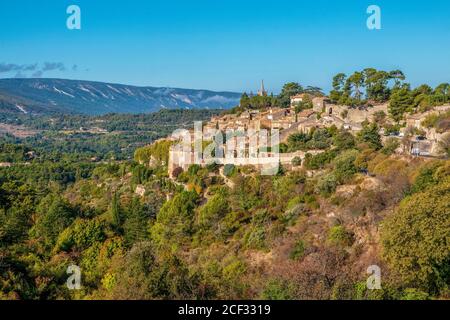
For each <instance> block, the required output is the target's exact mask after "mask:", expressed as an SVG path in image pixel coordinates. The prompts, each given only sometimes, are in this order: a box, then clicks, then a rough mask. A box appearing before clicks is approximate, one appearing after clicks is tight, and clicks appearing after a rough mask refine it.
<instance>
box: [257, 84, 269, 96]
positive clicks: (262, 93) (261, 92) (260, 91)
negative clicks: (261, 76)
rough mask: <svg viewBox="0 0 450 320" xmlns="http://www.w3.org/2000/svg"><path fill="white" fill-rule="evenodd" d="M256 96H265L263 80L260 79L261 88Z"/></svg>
mask: <svg viewBox="0 0 450 320" xmlns="http://www.w3.org/2000/svg"><path fill="white" fill-rule="evenodd" d="M258 96H260V97H266V96H267V91H266V89H265V88H264V80H262V81H261V89H260V90H259V91H258Z"/></svg>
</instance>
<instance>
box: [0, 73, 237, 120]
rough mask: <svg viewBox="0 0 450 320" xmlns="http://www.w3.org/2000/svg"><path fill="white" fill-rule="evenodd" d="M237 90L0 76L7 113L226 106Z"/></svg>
mask: <svg viewBox="0 0 450 320" xmlns="http://www.w3.org/2000/svg"><path fill="white" fill-rule="evenodd" d="M240 95H241V94H240V93H237V92H229V91H212V90H203V89H184V88H172V87H152V86H135V85H125V84H118V83H108V82H100V81H87V80H68V79H58V78H21V79H14V78H8V79H0V111H3V112H9V113H30V114H46V113H56V112H62V113H69V114H71V113H75V114H76V113H79V114H89V115H98V114H106V113H147V112H154V111H158V110H160V109H180V108H183V109H201V108H211V109H227V108H231V107H233V106H235V105H237V104H238V103H239V99H240Z"/></svg>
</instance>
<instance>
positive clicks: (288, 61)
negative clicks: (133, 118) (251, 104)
mask: <svg viewBox="0 0 450 320" xmlns="http://www.w3.org/2000/svg"><path fill="white" fill-rule="evenodd" d="M71 4H76V5H79V6H80V8H81V13H82V29H81V30H68V29H67V28H66V19H67V17H68V15H67V14H66V8H67V7H68V6H69V5H71ZM371 4H376V5H378V6H380V8H381V10H382V11H381V12H382V30H376V31H371V30H368V29H367V27H366V19H367V17H368V14H367V13H366V9H367V7H368V6H369V5H371ZM449 16H450V1H448V0H428V1H423V0H395V1H392V0H371V1H366V0H342V1H331V0H328V1H327V0H314V1H302V0H296V1H291V0H276V1H266V0H259V1H256V0H190V1H188V0H172V1H168V0H127V1H106V0H40V1H35V0H15V1H1V2H0V24H1V28H0V64H2V63H3V64H16V65H29V64H34V63H39V64H40V66H42V65H43V64H44V63H45V62H52V63H57V62H61V63H63V64H64V65H65V68H64V69H65V70H63V68H57V67H55V68H52V67H51V65H49V66H50V67H49V68H48V69H49V71H47V72H45V73H44V74H43V76H44V77H59V78H69V79H83V80H97V81H107V82H115V83H125V84H134V85H150V86H171V87H184V88H197V89H200V88H202V89H212V90H227V91H244V90H245V91H250V90H253V91H256V90H257V89H258V86H259V82H260V81H261V79H264V80H265V83H266V87H267V88H268V90H269V91H273V92H274V93H277V92H278V91H279V90H280V88H281V86H282V85H283V83H285V82H288V81H297V82H300V83H301V84H303V85H315V86H319V87H322V88H324V89H326V90H328V89H329V88H330V83H331V77H332V76H333V75H334V74H336V73H338V72H346V73H350V72H352V71H354V70H358V69H363V68H365V67H369V66H371V67H375V68H379V69H385V70H391V69H397V68H399V69H401V70H403V71H404V72H405V73H406V75H407V77H408V80H409V81H410V82H411V83H412V84H413V85H418V84H420V83H429V84H431V85H436V84H438V83H441V82H448V81H450V79H449V78H450V19H449ZM74 65H76V66H77V68H73V66H74ZM40 68H42V67H40ZM17 73H18V72H17V71H11V72H1V73H0V77H2V78H5V77H14V76H16V75H17ZM31 73H32V72H25V71H24V72H21V74H22V75H26V76H30V75H31ZM19 76H20V74H19Z"/></svg>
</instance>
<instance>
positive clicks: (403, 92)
mask: <svg viewBox="0 0 450 320" xmlns="http://www.w3.org/2000/svg"><path fill="white" fill-rule="evenodd" d="M413 103H414V100H413V97H412V94H411V90H410V89H409V86H408V85H405V86H403V87H401V88H397V89H394V90H393V91H392V95H391V99H390V101H389V107H388V110H389V114H390V115H391V117H392V119H394V120H395V121H397V122H399V121H400V120H401V119H402V118H403V115H404V113H405V112H406V111H408V109H410V108H411V107H412V106H413Z"/></svg>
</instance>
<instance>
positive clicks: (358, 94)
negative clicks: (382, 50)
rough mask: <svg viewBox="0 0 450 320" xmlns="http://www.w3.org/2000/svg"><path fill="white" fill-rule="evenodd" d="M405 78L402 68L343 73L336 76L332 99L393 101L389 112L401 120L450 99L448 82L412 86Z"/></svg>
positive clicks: (370, 102)
mask: <svg viewBox="0 0 450 320" xmlns="http://www.w3.org/2000/svg"><path fill="white" fill-rule="evenodd" d="M405 80H406V76H405V74H404V73H403V72H402V71H401V70H393V71H389V72H388V71H383V70H377V69H374V68H366V69H364V70H363V71H356V72H354V73H353V74H351V75H350V76H347V75H346V74H345V73H339V74H337V75H335V76H334V77H333V83H332V86H333V90H332V91H331V92H330V100H331V101H332V102H333V103H336V104H340V105H348V106H352V107H359V106H367V105H373V104H376V103H385V102H389V113H390V115H391V117H392V118H393V119H394V120H395V121H400V120H401V119H402V118H403V115H404V113H405V112H424V111H427V110H428V109H429V108H431V107H433V106H439V105H444V104H446V103H449V102H450V92H449V89H450V84H448V83H441V84H439V85H438V86H437V87H436V88H434V89H433V88H432V87H430V86H429V85H427V84H422V85H420V86H418V87H417V88H414V89H411V85H410V84H409V83H406V82H405Z"/></svg>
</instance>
